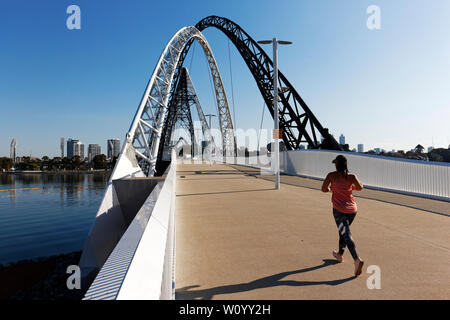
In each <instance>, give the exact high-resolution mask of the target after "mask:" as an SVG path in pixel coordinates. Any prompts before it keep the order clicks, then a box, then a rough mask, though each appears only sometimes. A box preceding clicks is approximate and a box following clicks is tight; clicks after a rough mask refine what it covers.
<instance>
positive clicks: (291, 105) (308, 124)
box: [158, 16, 343, 158]
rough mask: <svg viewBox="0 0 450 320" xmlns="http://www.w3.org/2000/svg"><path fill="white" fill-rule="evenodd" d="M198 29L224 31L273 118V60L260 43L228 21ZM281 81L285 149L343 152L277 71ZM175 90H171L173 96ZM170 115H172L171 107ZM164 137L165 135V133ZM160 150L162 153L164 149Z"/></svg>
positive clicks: (205, 22)
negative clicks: (302, 145)
mask: <svg viewBox="0 0 450 320" xmlns="http://www.w3.org/2000/svg"><path fill="white" fill-rule="evenodd" d="M195 27H196V28H197V29H198V30H199V31H203V30H204V29H206V28H209V27H214V28H216V29H218V30H220V31H222V32H223V33H224V34H225V35H226V36H227V37H228V38H229V39H230V41H231V42H232V43H233V44H234V46H235V47H236V49H237V50H238V51H239V53H240V54H241V56H242V58H243V59H244V61H245V63H246V64H247V67H248V68H249V70H250V72H251V73H252V75H253V78H254V79H255V81H256V84H257V86H258V89H259V91H260V92H261V95H262V96H263V98H264V101H265V102H266V105H267V107H268V109H269V112H270V114H271V115H272V118H273V116H274V109H273V61H272V60H271V59H270V58H269V56H268V55H267V54H266V53H265V51H264V50H262V48H261V47H260V46H259V44H258V43H257V42H256V41H255V40H253V39H252V38H251V37H250V36H249V35H248V33H247V32H245V31H244V29H242V28H241V27H240V26H239V25H237V24H236V23H234V22H233V21H231V20H229V19H227V18H223V17H219V16H209V17H206V18H204V19H202V20H200V21H199V22H198V23H197V24H196V25H195ZM193 41H194V39H191V40H190V41H189V42H188V43H187V44H186V46H185V47H184V50H183V52H182V54H181V57H180V60H179V61H178V65H177V68H176V73H175V76H174V83H175V84H177V83H178V78H179V76H180V70H181V68H182V66H183V63H184V60H185V58H186V55H187V53H188V52H189V49H190V47H191V45H192V43H193ZM278 79H279V80H278V81H279V83H278V88H279V92H278V95H279V97H280V100H281V106H280V104H279V105H278V107H279V124H280V128H281V129H282V132H283V141H284V143H285V145H286V148H287V149H288V150H296V149H299V148H300V144H301V143H307V144H308V146H309V148H311V149H319V148H320V149H329V150H343V149H342V147H341V145H340V144H339V143H338V142H337V141H336V140H335V139H334V138H333V136H332V135H331V134H330V133H329V131H328V129H327V128H324V127H323V126H322V125H321V124H320V122H319V120H318V119H317V118H316V117H315V115H314V114H313V113H312V111H311V110H310V109H309V107H308V106H307V104H306V103H305V101H303V99H302V98H301V96H300V95H299V94H298V92H297V91H296V90H295V88H294V87H293V86H292V85H291V83H290V82H289V81H288V80H287V78H286V77H285V76H284V75H283V73H282V72H280V71H278ZM175 87H176V86H173V87H172V93H171V97H172V96H173V95H174V92H175ZM282 88H283V89H282ZM168 112H170V108H169V111H168ZM164 128H166V126H164ZM319 133H320V135H321V136H322V137H323V138H324V140H323V142H322V143H321V142H320V141H319V139H320V137H319V135H318V134H319ZM162 134H163V135H165V132H163V133H162ZM160 151H161V152H162V150H160ZM158 158H159V157H158Z"/></svg>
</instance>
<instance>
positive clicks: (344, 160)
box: [331, 154, 347, 163]
mask: <svg viewBox="0 0 450 320" xmlns="http://www.w3.org/2000/svg"><path fill="white" fill-rule="evenodd" d="M331 163H347V158H346V157H344V156H343V155H342V154H340V155H338V156H337V157H336V159H334V160H333V161H331Z"/></svg>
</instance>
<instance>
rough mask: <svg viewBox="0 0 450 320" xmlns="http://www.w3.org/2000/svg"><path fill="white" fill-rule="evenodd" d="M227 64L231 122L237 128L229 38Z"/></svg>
mask: <svg viewBox="0 0 450 320" xmlns="http://www.w3.org/2000/svg"><path fill="white" fill-rule="evenodd" d="M228 64H229V65H230V79H231V102H232V104H233V122H234V128H237V125H236V111H235V109H234V85H233V70H232V68H231V53H230V39H228Z"/></svg>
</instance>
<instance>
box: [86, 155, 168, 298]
mask: <svg viewBox="0 0 450 320" xmlns="http://www.w3.org/2000/svg"><path fill="white" fill-rule="evenodd" d="M175 187H176V157H175V153H172V162H171V164H170V168H169V171H168V174H167V176H166V177H165V179H164V182H163V183H162V184H158V185H157V186H156V187H155V189H154V190H153V191H152V193H151V194H150V195H149V197H148V198H147V200H146V201H145V203H144V204H143V206H142V207H141V209H140V210H139V211H138V213H137V214H136V216H135V218H134V219H133V221H132V222H131V224H130V225H129V227H128V228H127V230H126V232H125V233H124V234H123V236H122V237H121V239H120V240H119V242H118V243H117V245H116V246H115V248H114V250H113V251H112V253H111V254H110V255H109V257H108V259H107V261H106V262H105V264H104V265H103V267H102V268H101V269H100V271H99V273H98V275H97V277H96V278H95V280H94V282H93V283H92V284H91V286H90V288H89V290H88V291H87V293H86V295H85V298H84V299H86V300H171V299H174V298H175V285H174V282H175Z"/></svg>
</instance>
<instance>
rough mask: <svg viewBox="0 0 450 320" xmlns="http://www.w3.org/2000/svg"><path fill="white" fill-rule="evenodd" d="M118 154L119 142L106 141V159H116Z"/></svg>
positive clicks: (113, 140) (114, 140)
mask: <svg viewBox="0 0 450 320" xmlns="http://www.w3.org/2000/svg"><path fill="white" fill-rule="evenodd" d="M119 153H120V140H119V139H109V140H108V159H112V158H114V157H118V156H119Z"/></svg>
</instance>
